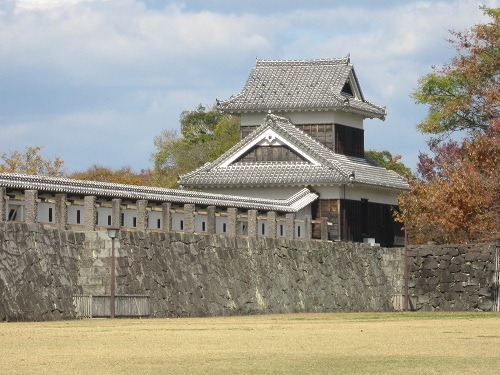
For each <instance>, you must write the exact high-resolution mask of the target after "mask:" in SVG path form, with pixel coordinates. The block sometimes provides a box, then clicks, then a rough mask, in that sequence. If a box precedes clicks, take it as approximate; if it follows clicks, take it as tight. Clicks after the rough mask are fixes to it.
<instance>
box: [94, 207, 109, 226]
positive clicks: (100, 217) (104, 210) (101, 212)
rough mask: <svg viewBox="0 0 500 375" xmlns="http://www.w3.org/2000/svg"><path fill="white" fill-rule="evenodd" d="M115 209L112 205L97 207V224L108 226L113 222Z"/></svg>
mask: <svg viewBox="0 0 500 375" xmlns="http://www.w3.org/2000/svg"><path fill="white" fill-rule="evenodd" d="M112 215H113V210H112V209H111V207H102V206H101V207H97V225H99V226H101V227H106V226H109V225H111V223H112Z"/></svg>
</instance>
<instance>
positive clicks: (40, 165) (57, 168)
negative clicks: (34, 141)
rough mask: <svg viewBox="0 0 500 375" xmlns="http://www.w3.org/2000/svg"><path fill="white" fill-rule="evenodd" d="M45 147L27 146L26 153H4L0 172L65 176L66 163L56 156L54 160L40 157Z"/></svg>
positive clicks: (0, 157) (1, 157)
mask: <svg viewBox="0 0 500 375" xmlns="http://www.w3.org/2000/svg"><path fill="white" fill-rule="evenodd" d="M42 149H43V146H26V150H25V151H24V152H20V151H9V152H3V153H2V154H1V156H0V159H1V160H2V163H1V164H0V172H8V173H23V174H34V175H42V176H52V177H61V176H64V174H65V170H64V168H63V164H64V162H63V161H62V160H61V158H59V157H58V156H56V157H55V158H54V159H46V158H44V157H43V156H42V155H40V151H41V150H42Z"/></svg>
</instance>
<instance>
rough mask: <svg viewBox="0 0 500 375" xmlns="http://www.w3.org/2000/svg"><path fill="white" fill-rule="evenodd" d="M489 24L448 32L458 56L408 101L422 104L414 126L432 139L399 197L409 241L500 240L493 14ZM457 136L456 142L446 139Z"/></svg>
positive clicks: (499, 99) (496, 16)
mask: <svg viewBox="0 0 500 375" xmlns="http://www.w3.org/2000/svg"><path fill="white" fill-rule="evenodd" d="M484 12H485V14H487V15H488V16H490V18H491V19H492V21H491V22H490V23H487V24H480V25H476V26H474V27H473V28H472V29H471V30H470V31H467V32H452V35H453V36H454V37H455V39H454V40H452V41H451V43H452V44H453V45H454V46H455V48H456V50H457V56H456V57H454V58H453V59H452V60H451V63H450V64H448V65H445V66H444V67H443V68H441V69H436V70H435V71H434V72H433V73H430V74H428V75H427V76H425V77H423V78H422V79H420V81H419V86H418V89H417V91H416V92H415V93H414V95H413V96H414V98H415V99H416V101H417V103H420V104H427V105H429V107H430V108H429V113H428V115H427V117H426V118H425V120H424V121H423V122H421V123H420V124H418V128H419V129H420V130H421V131H422V132H424V133H429V134H432V135H433V137H434V138H432V139H431V141H430V143H429V144H430V149H431V152H432V153H433V155H432V156H429V155H428V154H425V153H421V154H420V156H419V164H418V171H417V175H416V176H415V177H414V178H412V179H410V185H411V190H410V192H408V193H407V194H404V195H403V196H402V197H401V198H400V208H401V210H402V211H401V212H402V214H401V216H400V220H402V221H404V222H405V223H406V230H407V233H408V235H409V238H410V241H411V242H413V243H422V242H426V241H429V240H432V241H435V242H438V243H451V242H471V241H489V240H498V239H499V238H500V167H499V166H500V113H499V111H500V106H499V103H500V90H499V89H500V86H499V83H500V48H499V45H500V8H496V9H490V8H484ZM456 131H463V132H464V134H465V136H464V138H463V140H462V141H461V142H455V141H450V140H448V141H446V138H447V137H448V136H449V135H450V134H451V133H453V132H456Z"/></svg>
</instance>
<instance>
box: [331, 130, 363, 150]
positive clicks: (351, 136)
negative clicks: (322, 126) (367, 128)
mask: <svg viewBox="0 0 500 375" xmlns="http://www.w3.org/2000/svg"><path fill="white" fill-rule="evenodd" d="M335 152H336V153H337V154H342V155H347V156H355V157H358V158H363V157H364V156H365V135H364V130H363V129H358V128H352V127H350V126H344V125H339V124H335Z"/></svg>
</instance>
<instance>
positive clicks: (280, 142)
mask: <svg viewBox="0 0 500 375" xmlns="http://www.w3.org/2000/svg"><path fill="white" fill-rule="evenodd" d="M257 150H260V151H261V152H262V153H264V152H265V153H266V155H270V153H274V154H276V155H278V154H279V153H280V152H282V155H284V153H288V155H293V158H294V161H297V160H298V161H304V162H308V163H310V164H312V165H320V164H321V163H320V162H319V161H318V160H316V158H314V157H312V156H311V155H309V154H308V153H307V152H305V151H304V150H302V149H300V148H299V147H297V146H295V145H294V144H292V143H291V142H290V141H289V140H287V139H286V138H285V137H283V136H281V135H280V134H278V132H276V131H275V130H274V129H272V128H270V127H269V128H267V129H266V130H265V131H263V132H261V133H260V134H259V135H258V136H256V137H254V138H253V139H252V140H251V141H249V142H248V143H247V144H246V145H245V146H244V147H242V148H241V149H239V150H238V151H237V152H235V153H234V154H232V155H230V156H229V157H228V158H227V159H226V160H225V161H224V162H222V163H221V164H220V166H221V167H228V166H229V165H231V164H234V163H238V162H241V161H242V160H244V158H245V157H246V156H248V155H249V154H250V153H252V152H258V151H257ZM264 150H265V151H264ZM278 157H280V156H278ZM262 161H266V160H262Z"/></svg>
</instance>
